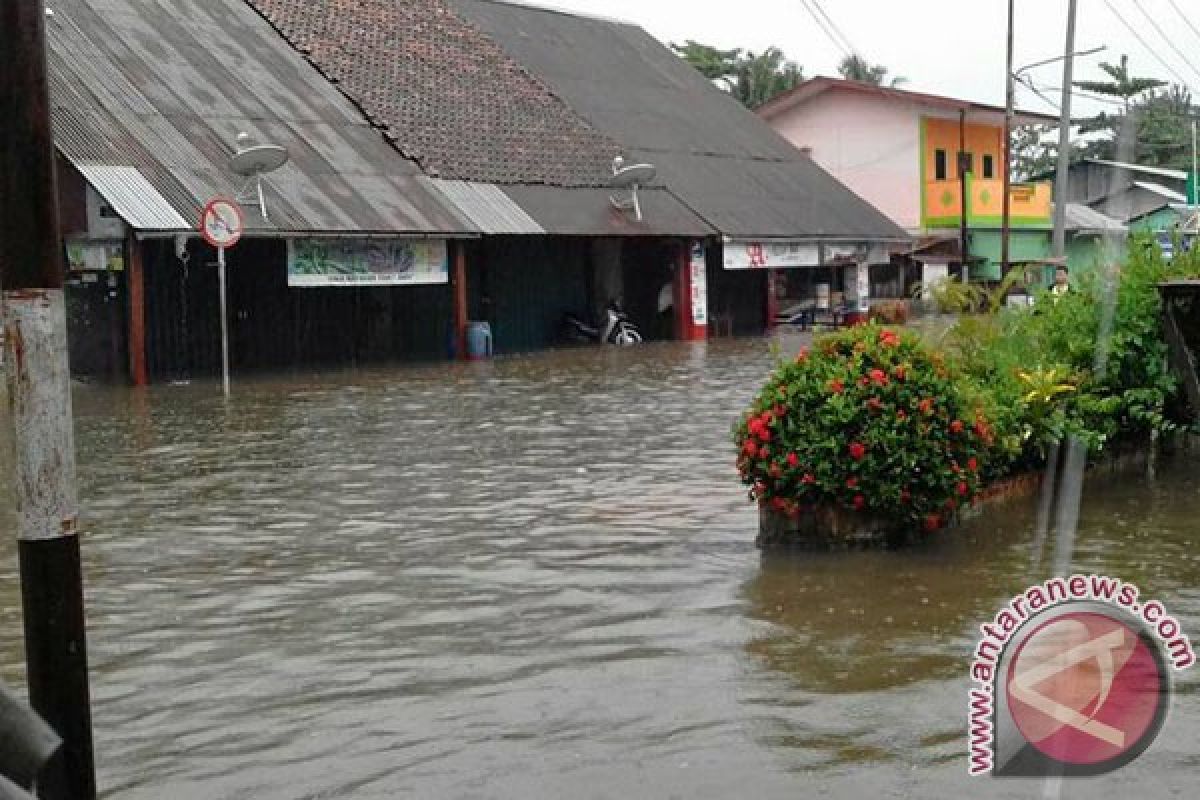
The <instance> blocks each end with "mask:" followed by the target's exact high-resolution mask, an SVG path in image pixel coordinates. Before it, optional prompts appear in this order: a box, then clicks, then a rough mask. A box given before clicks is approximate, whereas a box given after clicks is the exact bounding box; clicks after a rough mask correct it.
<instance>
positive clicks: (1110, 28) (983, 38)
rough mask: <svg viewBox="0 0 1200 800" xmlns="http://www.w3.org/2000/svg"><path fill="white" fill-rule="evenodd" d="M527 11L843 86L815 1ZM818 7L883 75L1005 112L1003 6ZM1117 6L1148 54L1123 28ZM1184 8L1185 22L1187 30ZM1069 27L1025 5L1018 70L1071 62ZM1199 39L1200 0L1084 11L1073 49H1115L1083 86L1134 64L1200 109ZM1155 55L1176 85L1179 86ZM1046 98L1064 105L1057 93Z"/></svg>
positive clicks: (952, 0)
mask: <svg viewBox="0 0 1200 800" xmlns="http://www.w3.org/2000/svg"><path fill="white" fill-rule="evenodd" d="M529 2H532V3H533V4H535V5H546V6H553V7H558V8H563V9H568V10H573V11H580V12H585V13H590V14H597V15H601V16H607V17H615V18H618V19H623V20H627V21H630V22H634V23H637V24H639V25H641V26H642V27H644V28H646V29H647V30H648V31H649V32H650V33H652V34H653V35H655V36H656V37H658V38H659V39H661V40H663V41H664V42H682V41H683V40H684V39H694V40H696V41H699V42H703V43H705V44H712V45H716V46H719V47H722V48H733V47H743V48H746V49H750V50H753V51H756V52H759V51H761V50H763V49H765V48H767V47H769V46H771V45H775V46H777V47H779V48H781V49H782V50H783V51H784V52H785V53H786V54H787V56H788V57H789V58H790V59H791V60H793V61H796V62H797V63H799V64H800V65H801V66H802V67H803V68H804V74H805V75H806V76H810V77H811V76H813V75H836V69H837V63H838V61H839V60H840V59H841V58H842V56H843V51H842V50H841V49H839V48H838V47H837V46H835V45H834V44H833V43H832V42H831V41H830V37H829V36H827V35H826V33H824V32H823V31H822V29H821V28H820V27H818V25H817V23H816V22H815V21H814V19H813V17H812V16H811V15H810V13H809V11H808V10H807V9H806V6H811V5H813V4H814V0H736V2H734V1H733V0H726V1H725V2H717V1H716V0H529ZM816 2H817V3H819V6H820V8H822V9H824V11H825V12H826V13H827V14H828V15H829V16H830V17H831V18H832V20H833V22H834V23H836V25H837V27H838V28H839V29H840V30H841V32H842V34H843V35H844V36H845V37H846V38H848V39H849V41H850V44H851V45H852V46H853V47H854V49H855V50H857V51H858V52H860V53H861V54H862V55H864V56H865V57H866V58H867V59H868V60H869V61H870V62H871V63H878V64H884V65H886V66H888V67H889V68H890V69H891V70H892V72H893V73H894V74H896V75H902V76H904V77H906V78H907V79H908V83H907V84H905V87H906V88H911V89H917V90H921V91H927V92H932V93H936V94H946V95H953V96H956V97H962V98H966V99H971V100H976V101H980V102H990V103H995V104H998V105H1000V104H1003V102H1004V57H1005V52H1004V50H1005V36H1004V34H1005V29H1006V14H1007V2H1006V0H816ZM1172 2H1173V3H1174V6H1173V5H1172ZM1110 5H1111V6H1112V7H1113V8H1115V9H1116V11H1117V12H1118V13H1119V14H1120V15H1121V16H1122V17H1124V18H1125V21H1126V22H1128V23H1129V25H1130V26H1131V27H1133V28H1134V29H1135V30H1136V31H1137V33H1138V34H1139V35H1141V37H1142V39H1144V40H1145V42H1146V44H1142V43H1141V42H1139V41H1138V40H1137V38H1136V37H1135V36H1134V34H1133V33H1131V32H1130V31H1129V29H1128V28H1126V27H1125V26H1124V25H1123V24H1122V23H1121V21H1120V20H1119V19H1118V18H1117V16H1116V15H1115V14H1114V12H1113V11H1112V10H1111V9H1110V8H1109V6H1110ZM1139 7H1140V8H1139ZM1176 8H1178V9H1181V10H1183V12H1184V13H1185V14H1186V15H1187V17H1188V19H1187V20H1186V21H1185V20H1184V19H1183V18H1182V17H1181V15H1180V14H1179V13H1178V11H1176ZM1142 9H1144V11H1145V12H1146V15H1145V16H1144V15H1143V12H1142ZM1066 17H1067V0H1016V26H1015V29H1016V36H1015V47H1014V49H1015V57H1014V61H1015V65H1016V66H1017V67H1020V66H1023V65H1025V64H1029V63H1032V62H1035V61H1040V60H1042V59H1045V58H1052V57H1054V56H1056V55H1062V52H1063V47H1064V44H1065V36H1066ZM1147 17H1150V18H1152V19H1153V20H1154V22H1156V23H1158V25H1159V27H1160V28H1161V29H1162V32H1163V34H1165V36H1166V37H1169V40H1170V42H1171V43H1173V44H1174V45H1175V47H1176V48H1177V49H1178V50H1180V51H1181V52H1182V56H1181V55H1179V54H1176V53H1175V52H1173V51H1172V49H1171V47H1170V45H1169V44H1167V42H1166V41H1164V39H1163V35H1160V33H1159V32H1158V31H1156V30H1155V29H1154V27H1153V25H1152V24H1151V22H1149V21H1148V20H1147ZM1188 22H1190V23H1191V26H1189V25H1188ZM1193 28H1195V29H1200V0H1079V20H1078V26H1077V31H1076V40H1075V41H1076V49H1077V50H1085V49H1088V48H1091V47H1096V46H1098V45H1102V44H1103V45H1107V46H1108V50H1107V51H1105V52H1103V53H1100V54H1098V55H1093V56H1088V57H1086V58H1083V59H1079V60H1077V62H1076V64H1077V66H1076V79H1080V78H1103V77H1104V75H1103V73H1101V72H1100V71H1099V70H1098V69H1096V66H1095V65H1096V64H1097V63H1098V62H1099V61H1114V62H1115V61H1118V60H1119V59H1120V56H1121V54H1122V53H1127V54H1128V55H1129V59H1130V66H1131V68H1132V71H1133V72H1134V74H1135V75H1149V76H1153V77H1161V78H1164V79H1167V80H1171V81H1174V82H1181V81H1180V78H1182V79H1183V80H1186V81H1187V83H1188V85H1189V86H1190V87H1191V88H1192V90H1193V95H1195V96H1196V97H1197V98H1200V34H1198V33H1197V32H1196V30H1193ZM1155 54H1157V56H1158V57H1159V58H1161V59H1163V60H1164V61H1166V63H1167V64H1168V65H1170V67H1171V68H1173V69H1174V70H1175V72H1177V73H1179V76H1178V77H1177V76H1175V75H1172V74H1171V73H1170V72H1169V71H1168V69H1167V67H1166V66H1164V65H1163V63H1161V62H1160V61H1159V60H1157V59H1156V58H1155ZM1185 58H1186V59H1187V60H1185ZM1189 61H1190V64H1189ZM1032 77H1033V79H1034V80H1035V82H1036V83H1039V84H1041V85H1042V86H1046V87H1059V86H1061V85H1062V64H1061V63H1057V64H1053V65H1050V66H1045V67H1040V68H1038V69H1035V70H1033V71H1032ZM1047 94H1049V95H1050V96H1051V98H1052V99H1053V100H1054V102H1056V103H1057V102H1058V100H1059V98H1058V96H1057V95H1058V91H1057V90H1056V91H1051V92H1047ZM1017 98H1018V104H1019V105H1020V106H1021V107H1024V108H1028V109H1030V110H1037V111H1050V112H1052V111H1053V110H1054V109H1052V108H1051V107H1050V106H1048V105H1047V104H1046V103H1045V102H1043V101H1041V100H1039V99H1038V98H1037V97H1036V96H1034V95H1033V94H1032V93H1031V92H1030V91H1028V90H1026V89H1023V88H1021V89H1018V93H1017ZM1101 108H1103V106H1100V105H1098V104H1096V103H1095V102H1093V101H1090V100H1087V99H1085V98H1077V99H1076V100H1075V108H1073V109H1072V111H1073V113H1074V115H1080V114H1089V113H1095V112H1096V111H1098V110H1100V109H1101Z"/></svg>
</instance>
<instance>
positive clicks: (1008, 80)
mask: <svg viewBox="0 0 1200 800" xmlns="http://www.w3.org/2000/svg"><path fill="white" fill-rule="evenodd" d="M1014 5H1015V0H1008V56H1007V60H1006V63H1005V67H1004V198H1003V200H1002V202H1003V204H1004V205H1003V209H1002V211H1001V212H1000V215H1001V221H1000V277H1001V278H1003V277H1004V276H1005V275H1007V274H1008V236H1009V229H1010V227H1011V225H1012V119H1013V104H1014V97H1013V95H1014V92H1015V87H1014V86H1013V84H1014V81H1015V80H1016V79H1015V78H1014V76H1013V6H1014Z"/></svg>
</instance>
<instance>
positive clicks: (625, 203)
mask: <svg viewBox="0 0 1200 800" xmlns="http://www.w3.org/2000/svg"><path fill="white" fill-rule="evenodd" d="M612 172H613V176H612V181H611V182H610V184H611V185H612V186H613V188H616V189H628V190H629V194H628V195H625V196H620V195H610V196H609V198H608V199H609V200H610V201H611V202H612V204H613V207H614V208H617V209H619V210H621V211H633V214H634V217H635V218H636V219H637V220H638V221H639V222H641V220H642V204H641V203H640V202H639V200H638V189H640V188H641V187H643V186H645V185H646V184H648V183H650V182H651V181H653V180H654V177H655V176H656V175H657V174H658V170H656V169H655V168H654V165H653V164H633V165H630V166H628V167H627V166H625V159H624V158H622V157H621V156H617V157H616V158H614V159H613V164H612Z"/></svg>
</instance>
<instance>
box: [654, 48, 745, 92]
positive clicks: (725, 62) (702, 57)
mask: <svg viewBox="0 0 1200 800" xmlns="http://www.w3.org/2000/svg"><path fill="white" fill-rule="evenodd" d="M671 49H672V50H674V51H675V52H676V53H678V54H679V55H680V56H682V57H683V60H684V61H686V62H688V63H689V64H691V65H692V66H693V67H695V68H696V69H697V70H699V71H700V74H701V75H703V76H704V77H706V78H708V79H709V80H710V81H722V80H724V79H727V78H730V77H732V76H733V74H734V73H735V72H737V62H738V59H739V58H740V57H741V55H742V51H741V49H740V48H739V49H734V50H721V49H718V48H716V47H712V46H710V45H707V44H700V43H699V42H694V41H692V40H691V39H688V40H687V41H686V42H684V43H683V44H682V45H679V44H672V45H671ZM729 85H732V84H731V83H730V84H729Z"/></svg>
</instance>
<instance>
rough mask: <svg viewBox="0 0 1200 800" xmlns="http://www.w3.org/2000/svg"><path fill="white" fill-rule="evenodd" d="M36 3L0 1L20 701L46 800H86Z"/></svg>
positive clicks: (0, 244) (90, 793) (78, 606)
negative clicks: (41, 746) (58, 740)
mask: <svg viewBox="0 0 1200 800" xmlns="http://www.w3.org/2000/svg"><path fill="white" fill-rule="evenodd" d="M45 16H46V9H45V4H44V3H43V2H42V0H0V119H3V124H0V288H2V303H3V317H4V320H5V346H6V348H7V353H6V358H5V361H6V364H7V367H8V391H9V403H10V407H11V411H12V414H11V419H12V424H13V426H14V435H13V442H14V444H15V448H16V458H15V459H14V464H15V469H14V481H13V482H14V485H15V494H16V505H17V536H18V553H19V558H20V567H21V598H22V607H23V613H24V618H25V650H26V666H27V671H28V683H29V698H30V703H31V704H32V705H33V707H34V709H35V710H36V711H38V713H40V714H41V715H42V717H43V718H44V719H45V720H46V721H47V722H48V723H49V724H50V726H51V727H52V728H54V730H55V731H56V732H57V733H58V734H59V735H60V736H61V737H62V739H63V747H62V749H61V750H60V751H59V752H58V754H56V755H55V756H54V757H53V758H52V759H51V760H50V762H49V763H48V764H47V765H46V767H45V768H44V769H43V770H42V773H41V775H40V776H39V780H38V787H39V790H40V796H41V797H42V798H46V799H47V800H68V798H69V799H70V800H92V798H95V796H96V779H95V768H94V765H93V758H92V724H91V703H90V699H89V691H88V667H87V646H86V634H85V625H84V612H83V580H82V569H81V567H80V559H79V535H78V530H77V527H76V526H77V511H76V495H75V445H74V431H73V425H72V419H71V396H70V388H71V386H70V374H69V371H68V364H67V334H66V314H65V310H64V299H63V263H62V246H61V243H60V241H59V229H58V203H57V191H56V187H55V176H54V148H53V139H52V135H51V129H50V113H49V102H48V99H47V92H46V49H45Z"/></svg>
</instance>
